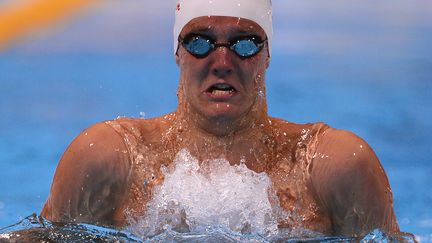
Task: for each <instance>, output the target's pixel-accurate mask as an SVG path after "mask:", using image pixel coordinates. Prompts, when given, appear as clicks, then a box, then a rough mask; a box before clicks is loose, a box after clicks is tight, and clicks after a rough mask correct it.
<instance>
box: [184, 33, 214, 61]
mask: <svg viewBox="0 0 432 243" xmlns="http://www.w3.org/2000/svg"><path fill="white" fill-rule="evenodd" d="M183 46H184V47H185V48H186V50H188V51H189V52H190V53H191V54H192V55H194V56H199V57H204V56H206V55H208V53H210V51H211V50H212V49H213V48H214V45H213V44H212V43H211V42H210V40H208V39H205V38H203V37H201V36H195V37H192V38H190V39H186V40H185V41H184V42H183Z"/></svg>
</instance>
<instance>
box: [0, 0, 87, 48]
mask: <svg viewBox="0 0 432 243" xmlns="http://www.w3.org/2000/svg"><path fill="white" fill-rule="evenodd" d="M95 2H96V0H22V1H19V2H18V3H9V4H7V3H6V4H3V5H0V51H1V50H4V49H6V48H7V47H8V46H9V45H10V44H12V42H13V41H15V40H16V39H18V38H20V37H23V36H25V35H26V34H28V33H29V32H31V31H33V30H35V29H37V28H41V27H46V26H49V25H52V24H55V23H58V22H59V21H61V20H64V19H65V18H66V17H70V16H72V15H73V14H75V13H77V12H78V11H79V10H80V9H83V8H84V7H88V6H90V5H92V4H93V3H95Z"/></svg>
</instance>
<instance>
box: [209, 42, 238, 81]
mask: <svg viewBox="0 0 432 243" xmlns="http://www.w3.org/2000/svg"><path fill="white" fill-rule="evenodd" d="M212 58H214V60H215V61H214V63H213V65H212V68H211V72H212V73H213V75H215V76H217V77H220V78H223V77H226V76H228V75H230V74H231V73H232V71H233V67H232V63H231V53H230V51H229V50H228V48H226V47H218V48H217V49H216V50H215V51H214V52H213V53H212Z"/></svg>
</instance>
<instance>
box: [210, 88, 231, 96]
mask: <svg viewBox="0 0 432 243" xmlns="http://www.w3.org/2000/svg"><path fill="white" fill-rule="evenodd" d="M232 92H233V91H232V90H217V89H214V90H213V91H212V94H213V95H226V94H230V93H232Z"/></svg>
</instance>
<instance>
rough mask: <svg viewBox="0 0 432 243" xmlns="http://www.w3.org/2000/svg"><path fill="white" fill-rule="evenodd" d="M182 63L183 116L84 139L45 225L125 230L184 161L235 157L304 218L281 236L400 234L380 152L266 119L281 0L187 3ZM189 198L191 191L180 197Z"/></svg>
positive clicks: (71, 151)
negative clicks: (276, 5)
mask: <svg viewBox="0 0 432 243" xmlns="http://www.w3.org/2000/svg"><path fill="white" fill-rule="evenodd" d="M175 15H176V18H175V26H174V56H175V60H176V63H177V65H178V67H179V68H180V77H179V80H180V81H179V87H178V93H177V95H178V107H177V109H176V110H175V111H174V112H172V113H169V114H166V115H163V116H161V117H157V118H152V119H129V118H121V119H116V120H111V121H106V122H101V123H97V124H95V125H93V126H91V127H90V128H88V129H86V130H84V131H83V132H82V133H81V134H79V135H78V137H77V138H75V140H74V141H73V142H72V143H71V144H70V146H69V147H68V148H67V150H66V151H65V153H64V154H63V156H62V158H61V160H60V162H59V164H58V167H57V170H56V172H55V176H54V179H53V183H52V187H51V191H50V194H49V197H48V199H47V201H46V203H45V205H44V207H43V209H42V212H41V215H42V216H43V217H45V218H46V219H49V220H51V221H55V222H85V223H92V224H100V225H108V226H114V227H124V226H127V225H128V224H129V223H130V222H131V218H132V219H139V218H141V217H144V216H145V214H146V211H147V210H148V209H147V206H148V205H150V204H149V202H150V200H151V199H152V196H153V195H154V193H155V188H157V187H158V186H160V185H162V184H163V182H164V173H163V172H162V167H163V168H172V167H173V166H174V165H173V161H174V160H175V157H176V154H178V153H179V151H181V150H187V151H188V152H189V153H190V154H191V155H192V156H193V157H194V158H197V159H198V160H199V161H212V160H214V159H218V158H224V159H226V160H227V161H229V163H230V164H231V165H235V164H239V163H240V161H242V163H243V162H244V164H245V165H246V166H247V168H248V169H249V170H252V171H254V172H257V173H265V174H266V175H267V176H268V177H269V178H270V181H271V184H272V189H273V190H274V192H275V195H276V196H277V199H278V203H279V205H280V207H281V208H282V209H283V210H284V211H285V212H296V214H298V215H297V216H298V217H296V220H292V219H288V218H286V219H280V220H279V222H278V227H279V228H299V227H302V228H305V229H310V230H313V231H316V232H321V233H322V234H325V235H335V236H361V235H364V234H366V233H368V232H369V231H371V230H373V229H375V228H380V229H381V230H383V231H385V232H389V233H392V232H399V226H398V223H397V221H396V216H395V213H394V209H393V196H392V192H391V189H390V186H389V182H388V179H387V176H386V174H385V172H384V170H383V167H382V166H381V164H380V162H379V160H378V158H377V156H376V155H375V153H374V152H373V150H372V149H371V148H370V146H369V145H368V144H367V143H366V142H365V141H364V140H362V139H361V138H359V137H358V136H356V135H355V134H353V133H351V132H349V131H344V130H338V129H335V128H331V127H329V126H327V125H326V124H323V123H309V124H295V123H292V122H288V121H285V120H282V119H279V118H274V117H270V116H269V115H268V113H267V103H266V96H265V85H266V82H265V77H266V75H265V74H266V70H267V68H268V67H269V62H270V57H271V47H272V16H271V0H236V1H232V0H213V1H207V0H179V1H178V3H177V6H176V10H175ZM178 193H181V192H178Z"/></svg>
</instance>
